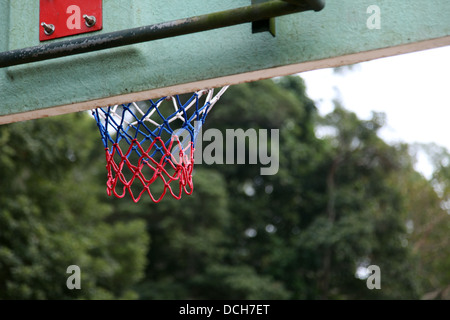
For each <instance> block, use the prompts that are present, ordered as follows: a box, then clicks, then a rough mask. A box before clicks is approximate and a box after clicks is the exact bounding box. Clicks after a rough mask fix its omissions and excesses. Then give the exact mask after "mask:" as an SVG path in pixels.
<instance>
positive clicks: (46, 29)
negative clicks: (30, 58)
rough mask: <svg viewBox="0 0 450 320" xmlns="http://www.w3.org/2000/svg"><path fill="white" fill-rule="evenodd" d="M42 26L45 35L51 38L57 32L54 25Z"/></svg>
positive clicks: (44, 24)
mask: <svg viewBox="0 0 450 320" xmlns="http://www.w3.org/2000/svg"><path fill="white" fill-rule="evenodd" d="M41 26H42V27H43V28H44V33H45V34H46V35H47V36H49V35H51V34H52V33H53V32H55V26H54V25H52V24H46V23H45V22H42V23H41Z"/></svg>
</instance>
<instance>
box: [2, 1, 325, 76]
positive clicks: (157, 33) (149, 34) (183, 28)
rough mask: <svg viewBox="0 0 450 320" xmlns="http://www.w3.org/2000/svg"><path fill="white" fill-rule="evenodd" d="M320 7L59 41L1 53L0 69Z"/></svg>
mask: <svg viewBox="0 0 450 320" xmlns="http://www.w3.org/2000/svg"><path fill="white" fill-rule="evenodd" d="M324 6H325V1H324V0H272V1H267V2H263V3H258V4H253V5H250V6H247V7H241V8H237V9H231V10H226V11H220V12H216V13H210V14H205V15H201V16H195V17H191V18H187V19H180V20H174V21H169V22H163V23H158V24H153V25H149V26H144V27H137V28H132V29H127V30H122V31H116V32H110V33H104V34H98V35H94V36H90V37H82V38H76V39H71V40H62V41H59V42H52V43H48V44H43V45H39V46H35V47H30V48H24V49H17V50H12V51H6V52H2V53H0V68H4V67H10V66H14V65H20V64H25V63H30V62H37V61H43V60H49V59H55V58H60V57H65V56H71V55H76V54H80V53H87V52H93V51H99V50H105V49H110V48H116V47H121V46H127V45H131V44H137V43H142V42H147V41H153V40H159V39H165V38H170V37H177V36H181V35H186V34H191V33H196V32H202V31H207V30H213V29H218V28H224V27H228V26H234V25H238V24H243V23H249V22H254V21H261V20H267V19H269V20H270V19H271V18H274V17H279V16H283V15H288V14H292V13H297V12H303V11H309V10H314V11H320V10H322V9H323V8H324Z"/></svg>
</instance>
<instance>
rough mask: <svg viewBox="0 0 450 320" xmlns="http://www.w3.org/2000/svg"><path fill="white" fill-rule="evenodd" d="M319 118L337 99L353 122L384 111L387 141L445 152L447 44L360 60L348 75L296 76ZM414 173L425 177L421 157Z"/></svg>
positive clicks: (449, 142) (449, 136)
mask: <svg viewBox="0 0 450 320" xmlns="http://www.w3.org/2000/svg"><path fill="white" fill-rule="evenodd" d="M300 75H301V77H302V78H303V79H305V82H306V85H307V93H308V95H309V97H310V98H311V99H313V100H314V101H316V103H317V106H318V108H319V112H320V114H322V115H324V114H326V113H328V112H330V111H332V110H333V104H332V100H333V99H335V98H336V97H339V100H340V101H342V104H343V106H344V107H345V108H346V109H348V110H351V111H353V112H355V113H356V114H357V115H358V117H359V118H361V119H368V118H370V117H371V112H372V111H378V112H384V113H385V114H386V116H387V125H386V127H385V128H384V129H382V130H381V131H380V136H381V137H382V138H383V139H384V140H385V141H387V142H396V141H403V142H407V143H414V142H422V143H429V142H434V143H437V144H439V145H441V146H445V147H446V148H447V149H449V150H450V125H449V122H450V46H449V47H444V48H437V49H432V50H426V51H421V52H415V53H410V54H404V55H400V56H395V57H389V58H382V59H377V60H373V61H369V62H363V63H361V64H358V65H357V66H355V68H354V69H353V70H352V71H347V72H345V73H343V74H334V73H333V70H332V69H322V70H315V71H309V72H304V73H301V74H300ZM417 169H419V170H420V171H421V172H423V173H424V175H425V176H429V174H430V170H431V168H430V167H429V166H428V165H427V163H426V161H425V159H424V158H423V157H420V158H419V164H418V167H417Z"/></svg>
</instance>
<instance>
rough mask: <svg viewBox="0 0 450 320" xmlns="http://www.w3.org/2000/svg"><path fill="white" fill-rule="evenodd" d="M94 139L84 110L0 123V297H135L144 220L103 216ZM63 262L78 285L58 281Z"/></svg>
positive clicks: (64, 275) (144, 236)
mask: <svg viewBox="0 0 450 320" xmlns="http://www.w3.org/2000/svg"><path fill="white" fill-rule="evenodd" d="M98 146H101V143H100V142H99V138H98V136H97V132H96V128H95V124H94V122H93V120H92V119H90V118H89V117H88V116H87V115H86V114H85V113H79V114H72V115H67V116H60V117H55V118H51V119H41V120H34V121H28V122H21V123H16V124H11V125H5V126H1V127H0V176H1V177H2V179H1V180H0V208H1V209H0V298H2V299H70V298H82V299H99V298H100V299H103V298H133V297H136V295H135V293H134V292H133V291H132V290H131V288H132V285H133V283H135V282H137V281H138V280H139V279H140V278H141V277H142V276H143V269H144V267H145V262H146V261H145V254H146V251H147V246H148V237H147V234H146V230H145V224H143V223H142V221H139V220H135V221H133V222H129V223H123V222H119V223H114V224H111V223H109V222H108V221H107V220H106V219H107V217H108V216H109V215H110V214H111V212H112V210H111V206H110V205H108V204H105V203H102V202H101V201H100V200H101V199H102V198H103V196H101V195H100V192H101V191H103V190H101V189H100V188H99V187H98V184H97V182H98V180H97V179H98V175H99V174H100V172H101V171H103V170H101V169H102V166H103V165H102V162H103V161H104V160H103V159H102V157H103V152H98V151H97V150H101V147H99V148H97V147H98ZM94 150H95V151H94ZM100 155H101V157H100ZM100 190H101V191H100ZM70 265H78V266H79V267H80V268H81V288H82V289H81V290H69V289H68V288H67V287H66V280H67V278H68V277H69V276H70V274H68V273H67V272H66V271H67V268H68V267H69V266H70Z"/></svg>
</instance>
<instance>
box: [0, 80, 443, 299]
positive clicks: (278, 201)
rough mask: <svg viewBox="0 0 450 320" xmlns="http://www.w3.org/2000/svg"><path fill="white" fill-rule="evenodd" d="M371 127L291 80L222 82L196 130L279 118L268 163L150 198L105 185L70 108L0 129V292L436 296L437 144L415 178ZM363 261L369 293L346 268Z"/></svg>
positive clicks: (98, 157)
mask: <svg viewBox="0 0 450 320" xmlns="http://www.w3.org/2000/svg"><path fill="white" fill-rule="evenodd" d="M384 123H385V118H384V115H383V114H378V113H374V114H373V115H372V118H371V119H369V120H361V119H358V117H357V116H356V115H355V114H354V113H352V112H349V111H347V110H345V109H344V108H343V107H342V106H341V105H340V104H339V102H336V106H335V110H334V111H333V112H331V113H330V114H328V115H327V116H325V117H320V116H319V115H318V114H317V111H316V108H315V106H314V103H313V101H311V100H310V99H309V98H308V97H307V96H306V93H305V85H304V83H303V81H302V79H301V78H300V77H296V76H292V77H283V78H278V79H274V80H265V81H259V82H253V83H244V84H240V85H236V86H233V87H231V88H230V89H229V90H228V91H227V92H226V94H225V95H224V96H223V97H222V99H221V100H220V101H219V103H218V105H217V106H216V107H214V109H213V111H212V112H211V114H210V115H208V119H207V120H206V124H205V127H204V129H203V130H207V129H208V128H217V129H219V130H221V131H222V133H223V136H224V137H225V130H227V129H237V128H240V129H243V130H247V129H256V130H259V129H279V140H280V141H279V159H278V160H279V171H278V172H277V174H275V175H261V174H260V168H261V166H263V165H260V164H258V165H255V164H252V165H250V164H244V165H243V164H239V165H238V164H236V165H232V164H227V165H221V164H214V165H207V164H198V163H197V164H196V165H195V171H194V192H193V194H192V195H190V196H183V198H182V199H181V200H179V201H177V200H174V199H171V198H170V196H166V197H165V198H164V199H163V201H161V202H160V203H158V204H154V203H153V202H151V200H150V199H149V198H146V197H143V198H142V199H141V201H140V202H139V203H138V204H134V203H132V202H131V200H130V199H126V198H125V199H115V198H108V197H107V196H106V195H105V186H104V185H105V178H106V177H105V175H106V170H105V159H104V152H103V147H102V144H101V142H100V137H99V134H98V132H97V130H96V128H95V124H94V121H93V120H92V119H90V118H89V117H88V116H87V115H86V114H85V113H79V114H72V115H67V116H61V117H57V118H51V119H41V120H35V121H28V122H22V123H16V124H13V125H6V126H2V127H0V177H1V179H0V299H73V298H76V299H136V298H140V299H416V298H420V297H425V298H445V297H446V295H445V294H446V292H447V291H448V285H449V283H450V279H449V273H448V272H447V270H448V268H449V266H450V256H449V254H448V250H447V248H448V246H449V243H448V239H447V238H448V237H447V235H448V232H449V228H450V222H449V215H448V211H449V208H450V205H449V203H450V200H449V199H450V173H449V172H450V169H449V168H450V166H449V165H450V156H449V155H448V153H447V152H446V151H445V150H443V149H440V148H438V147H437V146H428V149H427V150H428V151H429V154H432V158H433V159H434V161H435V166H436V172H435V175H434V177H433V179H432V180H431V181H427V180H426V179H425V178H424V177H422V176H421V175H420V174H418V173H417V172H416V171H414V169H413V159H412V157H411V156H410V154H409V151H410V150H409V147H408V146H406V145H395V146H392V145H388V144H386V143H385V142H384V141H383V140H382V139H380V138H379V136H378V130H379V129H380V128H382V127H383V125H384ZM274 143H276V141H269V144H271V145H273V144H274ZM206 145H207V142H204V144H203V147H205V146H206ZM247 147H249V145H248V142H247ZM150 244H151V245H150ZM73 264H75V265H78V266H80V268H81V272H82V274H81V280H82V281H81V285H82V289H81V290H73V291H71V290H68V289H67V287H66V280H67V277H68V276H69V274H67V273H66V269H67V267H68V266H69V265H73ZM371 264H375V265H378V266H379V267H380V268H381V290H369V289H368V288H367V286H366V283H365V279H360V278H358V276H357V275H356V271H357V269H358V268H361V267H367V266H369V265H371Z"/></svg>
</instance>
